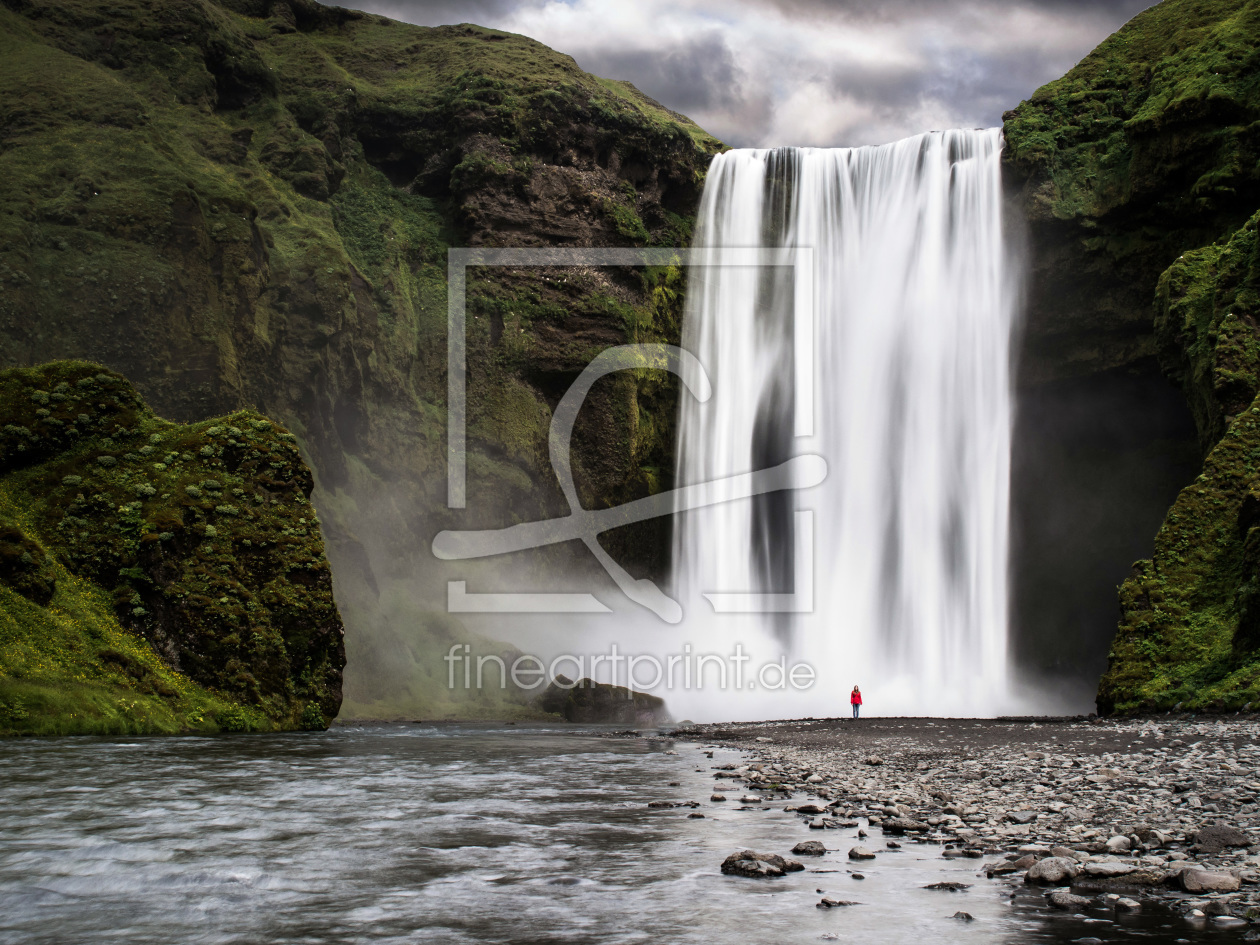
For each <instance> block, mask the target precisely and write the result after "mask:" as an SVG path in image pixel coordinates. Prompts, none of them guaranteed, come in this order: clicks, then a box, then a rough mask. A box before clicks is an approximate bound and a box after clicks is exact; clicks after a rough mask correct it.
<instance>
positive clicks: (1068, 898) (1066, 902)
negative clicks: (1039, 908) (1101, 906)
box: [1046, 889, 1089, 912]
mask: <svg viewBox="0 0 1260 945" xmlns="http://www.w3.org/2000/svg"><path fill="white" fill-rule="evenodd" d="M1046 900H1047V901H1048V902H1049V903H1050V905H1052V906H1054V908H1056V909H1063V910H1065V911H1068V912H1076V911H1079V910H1081V909H1087V908H1088V907H1089V900H1088V899H1086V898H1085V897H1084V896H1077V895H1075V894H1074V893H1072V892H1070V891H1069V890H1066V889H1056V890H1055V891H1054V892H1052V893H1050V894H1049V895H1047V896H1046Z"/></svg>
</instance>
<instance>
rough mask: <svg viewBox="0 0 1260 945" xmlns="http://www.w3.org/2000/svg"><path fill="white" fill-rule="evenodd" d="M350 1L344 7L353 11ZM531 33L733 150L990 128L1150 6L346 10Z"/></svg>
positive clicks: (854, 1)
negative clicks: (690, 121) (624, 82)
mask: <svg viewBox="0 0 1260 945" xmlns="http://www.w3.org/2000/svg"><path fill="white" fill-rule="evenodd" d="M342 2H346V0H342ZM349 3H350V5H352V6H355V7H358V8H360V9H364V10H368V11H370V12H373V13H381V14H384V15H386V16H391V17H394V18H397V19H401V20H406V21H408V22H412V23H418V24H422V25H430V26H432V25H440V24H448V23H460V22H475V23H481V24H482V25H485V26H490V27H494V28H497V29H505V30H509V31H512V32H518V33H524V34H525V35H528V36H532V37H534V38H535V39H538V40H540V41H541V42H544V43H546V44H547V45H549V46H552V47H554V48H556V49H558V50H559V51H561V52H564V53H568V54H569V55H571V56H573V57H574V58H575V59H576V60H577V61H578V63H579V64H580V65H581V66H582V68H584V69H586V70H588V71H590V72H593V73H595V74H597V75H601V76H606V77H608V78H613V79H625V80H628V81H630V82H632V83H634V85H636V86H637V87H638V88H640V89H642V90H643V91H644V92H645V93H646V94H648V95H650V96H651V97H653V98H655V99H657V100H658V101H660V102H661V103H662V104H664V105H666V106H667V107H669V108H672V109H674V110H676V111H680V112H683V113H684V114H687V115H689V116H690V117H691V118H693V119H694V120H696V121H697V122H698V123H699V124H700V125H701V126H703V127H704V128H706V129H707V130H708V131H710V132H712V133H713V134H715V135H717V136H718V137H719V138H721V139H722V140H724V141H726V142H728V143H730V144H732V145H735V146H767V145H774V144H811V145H835V146H846V145H858V144H875V143H880V142H881V141H884V140H891V139H892V138H895V137H903V136H905V135H909V134H913V133H915V132H918V131H926V130H929V129H935V128H944V127H952V126H968V127H971V126H991V125H994V124H997V123H999V122H1000V121H1001V114H1002V112H1003V111H1005V110H1006V109H1008V108H1012V107H1014V106H1015V105H1017V104H1018V103H1019V102H1020V101H1021V100H1023V99H1025V98H1027V97H1028V96H1029V95H1030V94H1031V93H1032V92H1033V91H1034V90H1035V89H1036V88H1037V87H1038V86H1040V85H1042V84H1044V83H1045V82H1048V81H1050V80H1051V79H1054V78H1056V77H1058V76H1059V75H1062V74H1063V73H1064V72H1066V71H1067V70H1068V69H1069V68H1071V66H1072V65H1073V64H1074V63H1075V62H1077V61H1078V60H1079V59H1080V58H1081V57H1083V56H1084V55H1085V54H1086V53H1088V52H1089V51H1090V50H1091V49H1092V48H1093V47H1094V46H1095V45H1097V44H1098V43H1099V42H1100V41H1101V40H1102V39H1104V38H1105V37H1106V36H1107V35H1108V34H1109V33H1111V32H1112V31H1114V30H1115V29H1117V28H1119V27H1120V26H1121V25H1122V24H1123V23H1124V22H1126V21H1127V20H1128V19H1129V18H1131V17H1132V16H1134V15H1135V14H1137V13H1138V12H1140V11H1141V10H1142V9H1144V8H1145V7H1147V6H1149V5H1150V2H1149V0H636V2H635V3H634V4H626V5H622V4H619V3H618V4H614V3H611V2H604V0H567V2H565V3H563V4H560V3H554V2H547V0H468V2H454V0H358V2H356V0H349Z"/></svg>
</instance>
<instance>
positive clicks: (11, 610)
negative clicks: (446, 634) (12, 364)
mask: <svg viewBox="0 0 1260 945" xmlns="http://www.w3.org/2000/svg"><path fill="white" fill-rule="evenodd" d="M312 487H313V482H312V478H311V474H310V471H309V470H308V469H307V467H306V465H305V463H303V461H302V457H301V455H300V453H299V452H298V448H297V443H296V438H295V437H294V436H293V434H291V433H289V432H288V431H286V430H285V429H284V428H283V427H281V426H279V425H278V424H276V423H274V422H273V421H271V420H269V419H268V418H266V417H264V416H262V415H261V414H258V413H256V412H254V411H238V412H237V413H234V414H232V415H230V416H227V417H223V418H219V419H215V420H206V421H202V422H199V423H194V424H187V425H185V424H177V423H172V422H169V421H166V420H162V419H159V418H158V417H156V416H155V415H154V414H153V412H152V411H151V410H150V409H149V408H148V406H147V405H146V404H145V403H144V401H143V400H142V399H141V398H140V397H139V395H138V394H137V393H136V391H135V389H134V388H133V387H132V386H131V384H130V383H129V382H128V381H127V380H126V379H124V378H123V377H122V376H120V375H118V374H116V373H114V372H112V371H109V370H107V369H105V368H102V367H101V366H100V365H96V364H91V363H87V362H53V363H49V364H45V365H41V366H39V367H36V368H31V369H10V370H6V371H0V703H4V704H8V705H16V704H18V703H21V705H22V706H23V709H22V712H21V713H19V714H21V718H20V719H19V718H17V717H16V716H15V714H14V712H12V711H10V712H9V716H10V717H9V718H8V720H7V722H6V721H5V720H4V719H0V730H7V731H15V732H33V733H54V732H55V733H58V734H67V733H75V732H98V733H101V732H142V731H165V732H169V731H184V730H193V731H198V730H204V731H213V730H214V729H215V728H216V727H217V728H219V729H225V730H241V729H246V728H249V729H276V728H289V729H292V728H310V727H315V726H314V724H313V723H314V722H315V721H316V719H317V718H318V719H320V720H322V724H320V725H319V727H324V725H326V723H327V721H329V720H331V719H332V718H334V717H335V716H336V715H337V712H338V709H339V708H340V705H341V671H342V668H343V666H344V664H345V650H344V644H343V640H342V636H343V631H342V626H341V620H340V618H339V616H338V613H337V608H336V605H335V603H334V601H333V594H332V579H331V574H330V571H329V565H328V561H327V559H326V558H325V556H324V550H323V542H322V540H321V537H320V533H319V524H318V520H317V518H316V515H315V511H314V509H313V507H312V506H311V504H310V501H309V498H310V494H311V490H312ZM15 700H16V701H15ZM119 705H121V706H124V708H123V709H117V708H116V707H117V706H119ZM111 706H112V707H115V708H113V709H111V708H110V707H111ZM128 707H129V708H128ZM316 713H318V716H317V715H316Z"/></svg>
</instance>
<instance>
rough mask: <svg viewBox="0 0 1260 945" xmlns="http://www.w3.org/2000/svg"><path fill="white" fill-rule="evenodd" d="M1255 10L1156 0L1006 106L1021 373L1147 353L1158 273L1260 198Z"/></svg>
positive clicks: (1258, 17) (1259, 8)
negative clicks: (1023, 234)
mask: <svg viewBox="0 0 1260 945" xmlns="http://www.w3.org/2000/svg"><path fill="white" fill-rule="evenodd" d="M1257 35H1260V4H1257V3H1255V2H1247V0H1164V2H1163V3H1160V4H1158V5H1156V6H1154V7H1152V8H1150V9H1149V10H1146V11H1145V12H1143V13H1140V14H1139V15H1137V16H1136V17H1134V18H1133V19H1132V20H1130V21H1129V22H1128V23H1127V24H1126V25H1125V26H1123V27H1122V28H1121V29H1120V30H1118V31H1117V32H1116V33H1115V34H1113V35H1112V36H1111V37H1109V38H1108V39H1107V40H1106V41H1104V42H1103V43H1102V44H1101V45H1100V46H1099V47H1098V48H1097V49H1095V50H1094V51H1093V52H1091V53H1090V54H1089V55H1088V56H1086V57H1085V58H1084V59H1083V60H1081V62H1080V63H1079V64H1078V65H1077V66H1076V67H1075V68H1074V69H1072V70H1071V71H1070V72H1068V73H1067V75H1065V76H1064V77H1063V78H1061V79H1058V80H1056V81H1054V82H1051V83H1049V84H1048V85H1045V86H1042V87H1041V88H1040V89H1038V90H1037V92H1036V93H1035V94H1034V95H1033V96H1032V97H1031V98H1030V99H1029V100H1028V101H1026V102H1024V103H1022V104H1021V105H1020V106H1019V107H1018V108H1016V109H1014V110H1012V111H1010V112H1008V113H1007V114H1006V115H1005V116H1004V124H1003V131H1004V133H1005V136H1006V149H1005V152H1004V161H1005V165H1006V172H1007V179H1008V181H1009V182H1010V184H1011V185H1012V186H1013V187H1015V188H1016V189H1017V190H1018V191H1019V197H1020V202H1021V204H1022V207H1023V209H1024V211H1025V217H1026V219H1027V221H1028V231H1029V241H1030V253H1029V258H1030V259H1031V261H1032V267H1033V268H1032V274H1031V285H1030V290H1031V291H1030V292H1029V307H1028V308H1029V310H1028V320H1027V324H1026V326H1025V331H1026V336H1025V338H1024V341H1023V364H1022V365H1021V370H1022V375H1023V380H1024V383H1029V382H1032V381H1036V380H1038V379H1043V378H1055V377H1070V376H1076V375H1083V374H1090V373H1097V372H1100V371H1105V370H1108V369H1111V368H1115V367H1123V366H1126V365H1131V364H1133V363H1134V362H1136V361H1139V360H1140V359H1142V358H1149V357H1151V356H1153V355H1154V353H1155V339H1154V333H1153V332H1152V331H1151V299H1152V296H1153V294H1154V289H1155V283H1156V281H1157V280H1158V278H1159V275H1160V273H1161V272H1163V271H1164V270H1165V269H1166V268H1167V267H1168V266H1169V265H1170V264H1171V263H1172V262H1173V260H1175V259H1176V258H1177V256H1179V255H1180V254H1181V253H1183V252H1185V251H1186V250H1188V249H1194V248H1197V247H1199V246H1204V245H1206V244H1208V243H1212V242H1215V241H1216V240H1218V239H1220V238H1221V237H1223V236H1227V235H1228V234H1230V233H1232V232H1233V231H1234V230H1235V229H1237V228H1238V227H1239V226H1241V225H1242V224H1243V222H1244V221H1246V220H1247V218H1248V217H1250V216H1251V214H1252V212H1253V211H1254V210H1255V209H1256V207H1257V206H1260V163H1258V162H1260V132H1258V131H1257V124H1256V123H1257V122H1260V46H1258V45H1257V44H1256V41H1255V37H1256V36H1257Z"/></svg>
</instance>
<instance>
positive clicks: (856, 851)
mask: <svg viewBox="0 0 1260 945" xmlns="http://www.w3.org/2000/svg"><path fill="white" fill-rule="evenodd" d="M849 859H850V860H873V859H875V854H874V853H872V852H871V851H870V850H868V849H866V847H860V846H859V847H850V848H849Z"/></svg>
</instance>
